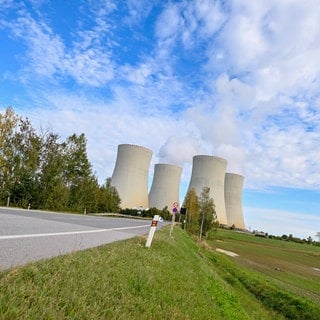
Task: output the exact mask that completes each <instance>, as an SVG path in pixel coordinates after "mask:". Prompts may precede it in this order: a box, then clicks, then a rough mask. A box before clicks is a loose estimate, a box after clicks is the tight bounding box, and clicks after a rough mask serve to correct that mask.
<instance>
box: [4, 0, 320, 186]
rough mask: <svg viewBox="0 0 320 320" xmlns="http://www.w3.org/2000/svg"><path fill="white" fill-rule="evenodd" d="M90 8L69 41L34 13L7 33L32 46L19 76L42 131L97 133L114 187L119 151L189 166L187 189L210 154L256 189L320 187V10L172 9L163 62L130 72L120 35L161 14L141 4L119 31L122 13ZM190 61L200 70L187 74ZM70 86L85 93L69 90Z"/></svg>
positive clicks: (150, 54)
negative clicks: (147, 152) (46, 127)
mask: <svg viewBox="0 0 320 320" xmlns="http://www.w3.org/2000/svg"><path fill="white" fill-rule="evenodd" d="M88 3H89V4H91V6H89V7H88V8H90V10H89V12H88V17H87V18H88V20H86V23H85V22H84V21H82V20H81V19H80V18H79V20H78V21H77V22H78V23H77V24H76V25H77V28H76V29H74V30H72V32H70V33H69V34H68V36H67V37H63V35H61V34H60V33H59V34H58V32H57V31H55V29H54V27H53V25H50V24H49V23H48V20H44V19H41V18H39V17H38V18H35V16H31V14H30V13H27V11H26V9H25V8H24V9H23V10H20V11H18V12H19V16H18V17H16V18H15V19H12V20H10V21H2V23H1V25H2V28H6V29H5V30H7V31H9V32H10V35H11V36H12V37H13V38H14V39H16V40H18V41H20V42H23V43H24V44H25V45H26V48H27V49H26V51H25V52H24V53H21V54H20V55H19V58H20V59H23V62H24V66H23V67H22V69H21V70H19V71H18V72H17V74H19V75H20V76H21V77H22V76H23V79H24V81H25V83H27V84H28V86H26V87H25V88H27V89H28V90H29V91H30V93H29V95H30V96H31V97H32V99H33V101H34V104H36V105H37V106H38V109H36V113H37V114H34V120H35V121H36V122H39V121H40V120H41V121H42V123H44V122H47V123H50V124H51V127H52V130H54V131H58V132H59V133H61V135H67V134H71V133H73V132H74V131H76V130H80V131H81V132H82V131H83V132H85V133H86V136H87V137H88V150H89V153H90V154H91V156H90V157H91V159H92V162H93V164H94V166H96V167H97V168H98V169H97V171H99V172H101V175H102V176H103V178H104V177H105V176H106V175H110V174H111V172H110V170H111V167H112V164H113V161H114V156H115V152H116V150H115V149H116V146H117V145H118V144H119V143H134V144H141V145H144V146H146V147H149V148H151V149H152V150H153V151H154V160H153V161H158V160H159V161H166V162H170V161H172V162H174V163H177V164H178V163H180V164H183V166H184V173H183V174H184V175H185V176H184V177H185V179H187V178H186V177H187V175H188V173H189V172H190V164H191V162H192V156H193V155H194V154H195V153H207V154H213V155H216V156H221V157H224V158H226V159H227V160H228V170H229V171H233V172H236V173H241V174H244V175H245V178H246V179H245V186H246V187H250V188H251V187H252V188H253V187H261V186H265V185H280V186H281V185H282V186H283V185H291V186H299V187H305V188H318V187H319V181H320V179H319V178H320V177H319V172H320V167H319V163H320V161H319V160H320V159H319V155H318V153H317V150H318V145H319V142H320V135H319V120H320V99H319V97H320V95H319V93H318V88H319V85H320V83H319V79H320V61H319V59H320V41H319V38H320V20H319V19H318V16H319V15H320V12H319V11H320V6H319V4H320V2H319V0H313V1H312V0H308V1H304V2H301V1H294V0H284V1H281V2H279V1H276V0H272V1H269V2H261V1H260V2H252V1H251V2H244V1H236V0H233V1H230V2H229V3H228V4H226V3H222V2H219V1H214V2H213V1H209V0H197V1H193V2H188V1H181V2H179V3H176V2H174V3H173V2H167V3H164V4H161V6H158V7H157V9H158V10H160V9H159V8H161V9H162V8H163V11H162V12H160V14H159V16H158V19H157V20H156V22H155V25H153V26H151V27H154V28H155V29H154V37H155V39H156V41H155V42H154V43H153V44H152V45H151V46H150V48H151V50H149V51H146V50H142V51H141V52H142V53H141V55H139V54H140V52H139V48H137V50H138V52H135V57H138V58H135V60H134V61H131V60H130V59H128V61H126V62H120V61H122V60H121V59H119V56H120V55H118V53H117V50H119V51H121V49H122V48H121V41H120V40H121V36H122V35H121V34H120V33H119V34H117V37H114V34H116V33H117V31H118V26H119V25H121V23H127V24H129V27H130V28H128V29H126V30H130V31H131V32H132V35H133V36H136V35H137V33H138V32H140V29H139V28H136V26H137V25H139V26H140V27H141V28H142V26H143V23H145V21H146V20H144V19H145V18H146V17H148V13H150V12H151V8H152V7H153V6H154V7H156V6H157V3H152V4H150V3H148V4H147V6H146V7H144V9H143V10H142V11H141V10H140V9H141V6H142V4H143V3H146V2H145V1H143V2H139V1H136V0H131V1H129V2H128V8H129V10H128V11H127V12H126V14H125V15H124V16H123V17H122V18H123V19H122V18H121V19H119V20H112V19H117V18H115V17H116V16H117V14H118V15H119V16H120V13H119V12H120V11H119V10H120V9H121V8H120V5H119V4H118V3H117V2H111V1H107V2H103V1H102V2H96V1H92V2H88ZM154 7H153V9H154ZM39 10H41V6H40V7H39ZM155 12H156V11H153V14H155ZM113 13H116V14H115V16H112V14H113ZM40 17H41V15H40ZM88 22H89V23H88ZM142 36H143V37H147V36H146V35H141V37H142ZM67 38H71V41H67ZM115 39H116V40H117V41H116V40H115ZM121 53H123V52H121ZM190 55H191V56H190ZM194 57H196V59H197V61H195V62H194V61H193V60H192V59H193V58H194ZM183 59H185V60H187V61H188V63H189V65H186V67H190V68H195V67H194V65H195V66H198V68H197V69H195V70H194V69H192V71H191V72H190V73H189V71H188V70H184V69H183V68H184V65H182V62H181V61H182V60H183ZM188 59H189V60H188ZM181 70H182V71H183V72H181ZM39 77H41V79H40V80H41V81H39ZM70 79H72V80H73V81H74V82H75V83H76V85H77V88H78V91H77V92H73V91H72V89H61V88H62V86H63V85H64V82H67V81H68V80H70ZM194 84H196V85H194ZM33 86H34V87H35V89H32V90H31V88H33ZM60 86H61V87H60ZM90 87H93V88H94V90H92V91H91V90H90ZM96 88H102V89H104V90H105V91H108V93H107V94H106V96H104V92H103V91H102V93H101V92H98V91H96V90H95V89H96ZM68 90H70V91H69V92H68ZM41 91H42V92H41ZM40 101H41V102H40ZM39 106H42V107H43V106H46V107H48V108H49V109H40V107H39ZM31 112H32V111H31V110H28V111H27V112H26V113H27V114H30V113H31ZM101 146H102V147H101ZM104 146H105V147H104ZM111 155H112V156H111ZM111 158H112V159H111ZM104 163H106V164H104Z"/></svg>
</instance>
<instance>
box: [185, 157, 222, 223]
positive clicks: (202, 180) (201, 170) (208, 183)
mask: <svg viewBox="0 0 320 320" xmlns="http://www.w3.org/2000/svg"><path fill="white" fill-rule="evenodd" d="M226 167H227V160H225V159H223V158H219V157H214V156H205V155H197V156H194V157H193V165H192V173H191V179H190V184H189V187H188V191H189V190H190V189H191V188H193V189H194V190H195V192H196V194H197V195H198V196H200V194H201V191H202V188H203V187H209V188H210V197H212V198H213V200H214V204H215V209H216V214H217V220H218V221H219V223H220V224H228V221H227V215H226V207H225V202H224V176H225V173H226Z"/></svg>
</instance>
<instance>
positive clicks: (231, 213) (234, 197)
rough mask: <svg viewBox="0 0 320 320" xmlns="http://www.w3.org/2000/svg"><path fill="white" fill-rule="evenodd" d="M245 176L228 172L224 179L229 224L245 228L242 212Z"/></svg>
mask: <svg viewBox="0 0 320 320" xmlns="http://www.w3.org/2000/svg"><path fill="white" fill-rule="evenodd" d="M243 181H244V177H243V176H241V175H239V174H235V173H226V175H225V181H224V197H225V203H226V213H227V218H228V225H229V226H232V225H235V227H236V228H239V229H245V225H244V219H243V212H242V187H243Z"/></svg>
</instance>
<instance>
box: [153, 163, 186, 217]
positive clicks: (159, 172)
mask: <svg viewBox="0 0 320 320" xmlns="http://www.w3.org/2000/svg"><path fill="white" fill-rule="evenodd" d="M181 173H182V168H181V167H177V166H174V165H170V164H160V163H158V164H156V165H155V166H154V175H153V181H152V185H151V188H150V192H149V206H150V208H152V207H155V208H157V209H160V210H162V209H163V208H164V207H166V206H167V207H168V210H169V211H171V209H172V206H173V203H174V202H178V203H179V188H180V179H181Z"/></svg>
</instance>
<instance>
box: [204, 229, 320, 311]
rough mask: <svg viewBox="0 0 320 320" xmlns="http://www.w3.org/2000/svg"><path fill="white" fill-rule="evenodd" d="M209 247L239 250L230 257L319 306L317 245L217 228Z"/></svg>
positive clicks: (319, 264) (319, 263)
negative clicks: (234, 256)
mask: <svg viewBox="0 0 320 320" xmlns="http://www.w3.org/2000/svg"><path fill="white" fill-rule="evenodd" d="M210 245H211V246H212V247H213V248H221V249H224V250H229V251H232V252H235V253H237V254H239V257H237V258H236V259H233V261H234V262H235V263H237V264H239V265H241V266H244V267H246V268H247V269H249V270H253V271H256V272H258V273H259V274H261V275H263V276H264V277H266V279H267V280H268V281H270V282H272V283H273V284H274V285H276V286H279V287H280V288H282V289H284V290H289V291H290V292H293V293H295V294H297V295H299V296H302V297H305V298H307V299H311V300H312V301H313V302H315V303H316V304H317V305H319V306H320V272H319V271H317V270H314V268H320V247H317V246H313V245H308V244H300V243H294V242H289V241H282V240H273V239H267V238H260V237H254V236H253V235H250V234H243V233H238V232H233V231H229V230H221V229H219V230H218V233H217V236H216V239H215V240H214V241H211V242H210Z"/></svg>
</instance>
